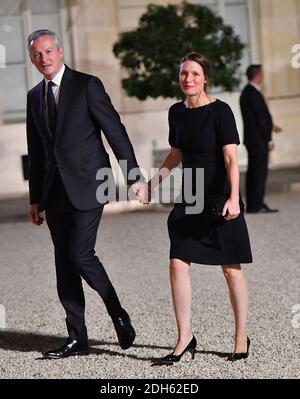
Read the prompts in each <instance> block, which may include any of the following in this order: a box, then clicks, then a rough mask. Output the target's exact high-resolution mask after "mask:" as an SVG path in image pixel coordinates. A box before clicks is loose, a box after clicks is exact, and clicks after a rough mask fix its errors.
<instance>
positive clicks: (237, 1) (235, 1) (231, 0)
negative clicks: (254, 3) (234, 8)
mask: <svg viewBox="0 0 300 399" xmlns="http://www.w3.org/2000/svg"><path fill="white" fill-rule="evenodd" d="M225 4H226V5H227V4H247V0H226V1H225Z"/></svg>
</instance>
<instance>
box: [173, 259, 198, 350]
mask: <svg viewBox="0 0 300 399" xmlns="http://www.w3.org/2000/svg"><path fill="white" fill-rule="evenodd" d="M189 270H190V264H189V263H188V262H184V261H182V260H179V259H171V261H170V281H171V289H172V299H173V305H174V310H175V316H176V321H177V328H178V341H177V344H176V347H175V349H174V352H173V354H174V355H179V354H180V353H182V351H183V350H184V349H185V348H186V346H187V345H188V343H189V342H190V341H191V339H192V337H193V332H192V322H191V313H192V286H191V280H190V275H189Z"/></svg>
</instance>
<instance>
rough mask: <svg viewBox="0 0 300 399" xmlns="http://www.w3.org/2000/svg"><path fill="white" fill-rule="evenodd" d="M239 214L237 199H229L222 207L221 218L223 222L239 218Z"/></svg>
mask: <svg viewBox="0 0 300 399" xmlns="http://www.w3.org/2000/svg"><path fill="white" fill-rule="evenodd" d="M240 212H241V210H240V200H239V197H237V198H231V197H229V199H228V200H227V201H226V203H225V205H224V208H223V212H222V216H223V217H224V219H225V220H232V219H236V218H237V217H238V216H239V214H240Z"/></svg>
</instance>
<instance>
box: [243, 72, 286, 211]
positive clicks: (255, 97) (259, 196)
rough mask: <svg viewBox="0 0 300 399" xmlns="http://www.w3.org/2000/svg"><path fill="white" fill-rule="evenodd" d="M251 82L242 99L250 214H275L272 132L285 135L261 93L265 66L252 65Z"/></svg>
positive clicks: (249, 77)
mask: <svg viewBox="0 0 300 399" xmlns="http://www.w3.org/2000/svg"><path fill="white" fill-rule="evenodd" d="M247 77H248V80H249V83H248V84H247V85H246V87H245V88H244V90H243V92H242V94H241V97H240V106H241V112H242V117H243V122H244V144H245V146H246V148H247V151H248V170H247V174H246V203H247V212H248V213H272V212H277V211H278V210H277V209H271V208H270V207H269V206H268V205H267V204H266V203H265V202H264V196H265V188H266V181H267V175H268V162H269V152H270V151H273V150H274V147H275V144H274V142H273V141H272V131H274V132H276V133H278V132H281V128H279V127H278V126H276V125H273V121H272V116H271V114H270V112H269V109H268V106H267V104H266V101H265V99H264V97H263V95H262V93H261V91H260V85H261V83H262V82H263V69H262V66H261V65H250V66H249V67H248V69H247Z"/></svg>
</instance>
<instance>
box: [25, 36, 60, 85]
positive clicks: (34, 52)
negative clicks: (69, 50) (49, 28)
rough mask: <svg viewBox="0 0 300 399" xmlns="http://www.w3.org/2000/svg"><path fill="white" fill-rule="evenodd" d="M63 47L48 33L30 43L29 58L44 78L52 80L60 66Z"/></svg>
mask: <svg viewBox="0 0 300 399" xmlns="http://www.w3.org/2000/svg"><path fill="white" fill-rule="evenodd" d="M62 57H63V49H62V48H60V47H58V46H57V44H56V43H55V42H54V40H53V38H52V37H51V36H49V35H43V36H40V37H39V38H38V39H36V40H34V41H33V42H32V43H31V48H30V59H31V62H32V63H33V65H35V67H36V68H37V70H38V71H39V72H40V73H42V74H43V75H44V76H45V78H46V79H49V80H52V79H53V78H54V77H55V75H56V74H57V73H58V72H59V71H60V69H61V67H62V64H63V62H62Z"/></svg>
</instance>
